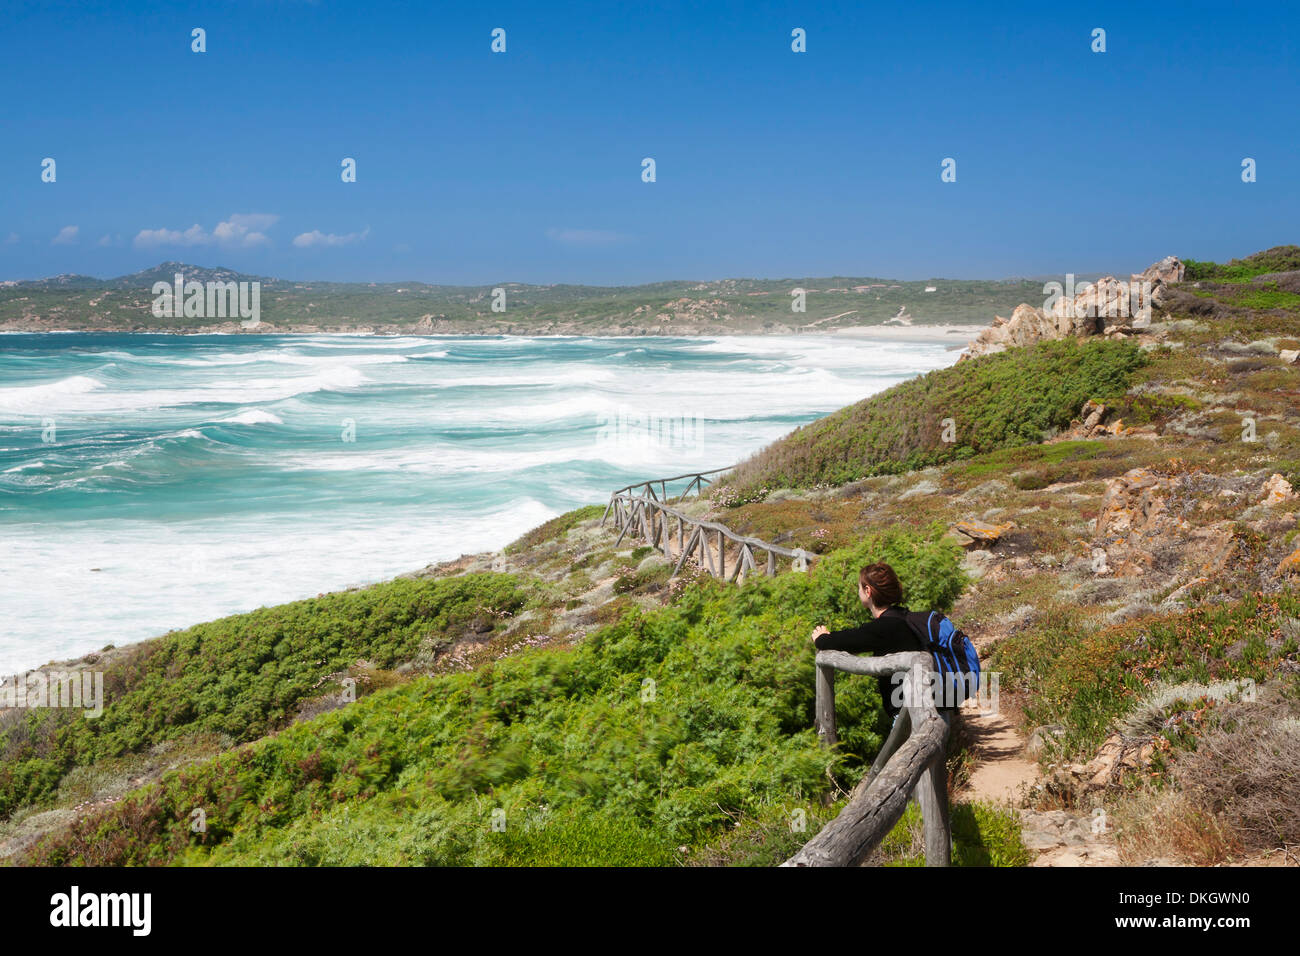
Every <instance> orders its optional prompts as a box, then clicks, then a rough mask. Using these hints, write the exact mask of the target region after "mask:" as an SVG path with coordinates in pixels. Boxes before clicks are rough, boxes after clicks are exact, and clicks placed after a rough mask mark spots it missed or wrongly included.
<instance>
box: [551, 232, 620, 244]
mask: <svg viewBox="0 0 1300 956" xmlns="http://www.w3.org/2000/svg"><path fill="white" fill-rule="evenodd" d="M546 238H547V239H552V240H554V241H555V242H565V243H569V244H570V245H575V246H600V245H606V244H608V243H611V242H619V241H621V240H622V239H623V238H624V237H623V236H620V235H619V234H618V233H616V232H609V231H608V230H605V229H554V228H552V229H547V230H546Z"/></svg>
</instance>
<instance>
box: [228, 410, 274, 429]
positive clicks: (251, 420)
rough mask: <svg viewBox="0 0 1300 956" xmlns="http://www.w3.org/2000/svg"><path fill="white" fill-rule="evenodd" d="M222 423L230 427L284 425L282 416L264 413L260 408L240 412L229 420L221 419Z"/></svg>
mask: <svg viewBox="0 0 1300 956" xmlns="http://www.w3.org/2000/svg"><path fill="white" fill-rule="evenodd" d="M219 421H220V422H222V423H224V424H229V425H283V424H284V421H283V420H282V419H281V418H280V416H278V415H275V414H272V413H271V412H267V411H263V410H262V409H260V408H250V409H248V410H247V411H244V412H240V413H239V414H238V415H231V416H230V417H229V418H222V419H219Z"/></svg>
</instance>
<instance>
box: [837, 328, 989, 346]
mask: <svg viewBox="0 0 1300 956" xmlns="http://www.w3.org/2000/svg"><path fill="white" fill-rule="evenodd" d="M985 328H987V323H985V324H984V325H899V324H897V323H894V324H890V325H851V326H846V327H845V328H842V329H828V330H827V332H826V334H827V335H852V336H854V337H861V338H872V339H882V340H884V341H887V342H947V343H949V344H951V345H952V346H954V347H956V348H965V347H966V346H967V345H968V344H969V343H970V342H971V340H972V339H974V338H975V337H976V336H977V335H979V334H980V332H982V331H984V329H985Z"/></svg>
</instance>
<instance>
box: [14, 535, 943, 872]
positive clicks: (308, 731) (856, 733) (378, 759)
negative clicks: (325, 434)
mask: <svg viewBox="0 0 1300 956" xmlns="http://www.w3.org/2000/svg"><path fill="white" fill-rule="evenodd" d="M868 558H871V559H877V560H879V559H883V560H888V561H889V562H890V563H891V564H894V565H895V567H896V568H898V569H899V571H900V574H901V575H902V576H903V578H904V581H905V583H906V584H907V586H908V592H907V593H908V597H909V599H911V600H913V601H914V602H916V603H918V604H934V605H935V606H949V605H950V604H951V602H952V600H953V599H954V598H955V597H956V596H957V594H958V593H959V592H960V590H961V587H962V583H963V580H964V578H963V575H962V572H961V569H960V565H959V549H957V548H956V547H955V546H954V545H952V544H950V543H947V542H945V541H943V540H942V539H941V529H937V528H935V529H930V530H928V531H924V532H921V533H910V534H909V533H904V532H901V531H896V530H894V531H889V532H886V533H882V534H879V535H874V536H871V537H870V538H868V539H866V540H864V541H862V542H860V544H859V545H858V546H857V547H855V548H852V549H845V550H843V551H840V552H835V553H832V554H831V555H828V556H827V557H826V558H824V559H823V560H822V561H820V562H819V563H818V564H817V565H815V566H814V567H813V568H812V569H811V570H810V571H809V572H808V573H806V574H794V573H788V574H783V575H780V576H778V577H776V578H772V579H766V578H759V579H752V580H750V581H747V582H746V583H745V585H744V587H742V588H737V587H735V586H734V585H727V584H723V583H721V582H719V581H716V580H714V579H711V578H704V579H701V580H699V581H697V582H696V583H694V584H692V585H690V586H688V587H686V588H685V589H684V590H683V592H682V594H681V595H680V597H679V598H678V600H677V602H676V603H675V604H672V605H668V606H665V607H662V608H660V609H657V610H654V611H642V610H640V609H636V608H632V609H629V610H628V611H627V612H625V613H624V615H623V616H622V617H621V618H620V619H619V620H618V621H617V622H615V623H613V624H610V625H608V626H606V627H603V628H601V629H600V630H597V631H595V632H594V633H592V634H591V635H589V636H588V638H587V639H586V640H585V641H584V642H583V643H581V644H579V645H577V646H575V647H573V648H570V649H563V650H547V649H538V650H531V651H525V652H521V653H519V654H517V655H514V656H511V657H507V658H504V659H502V660H500V661H497V662H495V663H493V664H491V665H489V666H487V667H485V668H483V669H481V670H478V671H473V672H466V673H457V674H450V675H442V676H438V677H432V678H419V679H416V680H414V681H412V682H410V683H408V684H403V685H400V686H395V687H391V688H389V689H386V690H381V691H376V692H375V693H373V694H370V695H368V696H365V697H362V698H359V699H358V700H357V701H356V702H355V703H352V704H349V705H347V706H346V707H344V708H342V709H340V710H335V711H332V712H329V713H326V714H323V715H321V716H319V717H317V718H315V719H313V720H310V721H304V722H301V723H297V724H294V725H292V726H290V727H288V728H286V729H284V730H282V731H281V732H279V733H278V734H276V735H274V736H271V737H267V738H265V739H262V740H258V741H256V742H254V743H252V744H250V745H247V746H245V747H242V748H240V749H238V750H235V751H233V752H230V753H226V754H222V755H220V756H218V757H216V758H213V759H211V760H207V761H203V762H197V763H195V764H192V765H190V766H188V767H185V768H183V769H181V770H179V771H175V772H172V773H169V774H168V775H166V776H164V777H163V779H162V780H161V782H160V783H158V784H156V785H153V786H151V787H148V788H146V789H144V790H142V791H138V792H136V793H134V794H132V795H129V796H127V797H126V798H125V799H123V800H122V801H120V802H119V803H117V804H115V805H113V806H112V807H110V808H107V809H106V810H104V811H102V812H99V813H97V814H94V815H91V816H88V817H86V818H83V819H82V820H80V821H78V822H77V823H75V824H73V826H72V827H71V828H70V829H69V830H67V831H65V832H62V833H60V834H58V835H55V836H51V837H48V838H46V839H45V840H43V841H41V842H40V843H39V844H37V846H36V847H35V848H34V849H33V850H32V851H31V853H30V854H29V856H28V860H27V861H28V862H34V863H47V864H63V863H73V862H76V863H88V864H97V865H119V864H138V863H160V862H187V863H234V864H270V863H316V864H328V863H337V864H351V863H359V862H392V863H415V862H418V863H430V864H474V863H483V862H491V861H504V862H519V863H527V862H579V861H581V862H595V861H599V862H619V861H625V862H632V861H636V862H643V863H644V862H653V863H662V864H668V863H671V862H674V861H676V859H677V858H676V856H674V855H673V854H674V853H675V852H676V851H675V848H676V847H678V846H681V845H687V846H688V847H702V846H705V845H707V844H709V843H710V842H712V841H714V840H716V839H717V838H718V836H719V835H720V834H721V833H722V832H725V831H726V829H727V828H728V827H734V824H735V821H737V820H740V819H746V818H751V817H754V816H756V815H759V814H761V813H763V812H764V810H763V808H765V807H769V806H771V805H773V804H783V803H786V802H791V801H793V802H794V804H795V805H805V804H807V803H808V802H809V801H810V800H814V799H817V798H818V797H819V796H820V795H821V794H822V793H823V791H824V790H825V788H826V786H827V777H826V774H827V772H828V770H829V771H830V772H831V773H833V774H836V775H840V776H841V777H843V778H844V783H845V784H848V783H851V782H852V780H853V779H856V777H857V776H859V775H860V773H861V771H862V769H863V767H864V766H865V764H866V763H868V762H869V761H870V759H871V758H872V757H873V756H874V754H875V752H876V751H877V750H878V749H879V746H880V740H881V737H880V731H881V730H882V729H883V709H882V707H881V704H880V700H879V696H878V694H877V691H876V686H875V681H873V680H870V679H863V678H854V677H847V676H846V677H845V678H844V679H843V680H842V681H840V682H839V683H840V693H839V694H838V695H837V698H838V699H837V704H838V708H837V709H838V718H839V724H840V728H841V734H842V740H841V744H840V746H839V748H838V749H837V750H836V751H833V752H827V751H826V750H825V749H824V748H823V747H822V746H821V745H820V744H819V743H818V741H817V739H816V736H815V734H814V731H813V713H812V711H813V697H814V686H813V671H814V667H813V650H812V647H811V645H810V644H809V641H808V635H809V633H810V631H811V629H812V627H813V625H814V624H816V623H819V622H825V623H827V624H830V625H832V626H843V625H844V624H848V623H851V622H852V621H854V620H860V619H861V615H862V613H863V612H862V608H861V607H860V605H859V603H858V601H857V598H856V580H857V573H856V572H857V568H858V566H859V565H860V564H861V563H862V562H863V561H864V560H866V559H868ZM453 580H458V579H453ZM196 807H202V808H204V810H205V813H206V817H207V826H208V830H207V833H206V834H202V835H196V834H193V833H191V832H190V830H189V819H190V817H189V815H190V813H191V811H192V810H193V809H194V808H196ZM542 807H545V808H546V812H547V813H548V814H553V815H554V816H553V819H557V820H560V821H563V823H562V825H561V826H560V827H559V828H558V829H557V830H556V831H554V833H553V834H551V833H549V832H548V833H543V832H541V831H538V832H534V833H532V834H531V835H530V834H529V831H524V832H521V833H518V834H515V833H513V831H510V830H509V823H507V828H508V829H507V835H506V839H504V840H498V841H497V842H496V843H493V842H491V841H492V840H493V839H494V838H496V837H499V836H501V834H499V833H494V832H493V831H492V829H491V827H490V821H491V813H492V811H493V809H496V808H501V809H502V810H504V812H505V813H506V819H507V821H509V820H527V819H529V817H530V815H535V814H537V813H539V812H541V808H542ZM564 834H567V835H568V836H567V837H565V836H564Z"/></svg>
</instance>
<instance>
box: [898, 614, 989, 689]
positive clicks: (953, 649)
mask: <svg viewBox="0 0 1300 956" xmlns="http://www.w3.org/2000/svg"><path fill="white" fill-rule="evenodd" d="M907 624H908V627H910V628H911V629H912V630H913V631H914V632H915V633H916V636H917V637H919V638H920V639H921V642H922V643H923V644H924V645H925V649H926V650H927V651H929V652H930V656H931V657H933V658H934V666H935V667H936V668H937V669H938V671H939V687H940V688H942V691H943V698H942V701H941V702H940V704H939V706H940V707H941V708H942V707H955V706H957V704H960V703H961V702H962V701H963V700H965V699H966V698H968V697H973V696H974V695H975V692H976V691H977V690H979V686H980V657H979V654H977V653H976V652H975V645H974V644H972V643H971V640H970V638H969V637H967V636H966V635H965V634H963V633H962V631H961V629H960V628H959V627H957V625H956V624H953V622H952V621H950V620H948V618H947V617H945V616H944V615H943V614H941V613H939V612H938V611H909V612H908V613H907Z"/></svg>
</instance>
